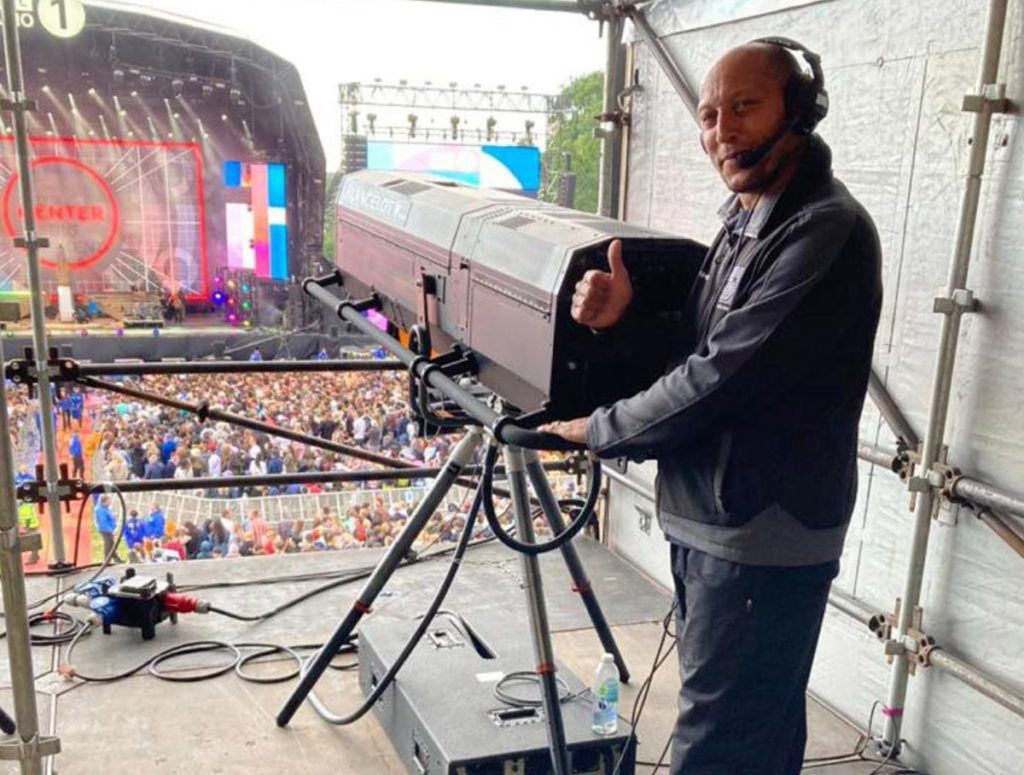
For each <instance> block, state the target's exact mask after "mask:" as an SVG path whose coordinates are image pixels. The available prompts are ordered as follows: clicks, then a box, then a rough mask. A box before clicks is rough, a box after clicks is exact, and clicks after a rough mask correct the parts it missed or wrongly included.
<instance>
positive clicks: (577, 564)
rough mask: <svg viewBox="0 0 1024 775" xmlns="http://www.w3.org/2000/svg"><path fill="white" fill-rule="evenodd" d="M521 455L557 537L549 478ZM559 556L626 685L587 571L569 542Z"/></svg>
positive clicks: (560, 525) (530, 455)
mask: <svg viewBox="0 0 1024 775" xmlns="http://www.w3.org/2000/svg"><path fill="white" fill-rule="evenodd" d="M523 454H524V456H525V457H526V474H527V476H529V477H530V484H532V485H533V493H534V495H536V496H537V500H538V501H540V505H541V508H542V509H543V510H544V515H545V516H546V517H547V520H548V524H550V525H551V530H552V532H553V533H555V535H557V534H559V533H561V532H562V531H563V530H565V521H564V520H563V519H562V510H561V508H559V506H558V500H557V499H556V498H555V494H554V493H553V492H551V486H550V485H549V484H548V477H547V475H546V474H545V473H544V469H543V468H542V467H541V464H540V459H539V458H538V456H537V453H536V452H535V451H533V450H532V449H527V450H523ZM562 557H563V558H564V559H565V564H566V567H568V569H569V575H570V576H571V577H572V584H573V592H577V593H579V596H580V599H582V600H583V605H584V606H585V607H586V609H587V614H588V615H589V616H590V621H591V622H592V623H593V625H594V629H595V630H596V631H597V637H598V638H599V639H600V641H601V646H602V647H603V648H604V650H605V652H606V653H608V654H611V655H612V656H613V657H615V665H616V666H617V667H618V668H619V676H620V677H621V679H622V682H623V683H629V669H628V668H627V667H626V660H625V659H623V658H622V652H621V651H619V646H618V644H617V643H616V642H615V636H614V635H612V631H611V628H610V627H609V626H608V620H607V619H605V618H604V612H603V611H602V610H601V604H600V603H598V602H597V595H595V594H594V589H593V587H591V586H590V579H589V578H587V572H586V571H585V570H584V569H583V563H582V562H581V561H580V556H579V553H578V552H577V551H576V547H575V546H574V545H573V544H572V542H570V543H567V544H566V545H565V546H563V547H562Z"/></svg>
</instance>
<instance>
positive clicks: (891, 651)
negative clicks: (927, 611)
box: [868, 598, 936, 675]
mask: <svg viewBox="0 0 1024 775" xmlns="http://www.w3.org/2000/svg"><path fill="white" fill-rule="evenodd" d="M902 604H903V601H902V600H900V598H896V606H895V611H894V612H893V613H891V614H890V613H880V614H875V615H874V616H872V617H871V619H870V620H869V621H868V627H869V628H870V629H871V631H872V632H874V633H875V637H877V638H878V639H879V640H880V641H882V642H883V643H884V644H885V659H886V661H887V662H889V663H892V661H893V659H895V658H897V657H905V658H906V660H907V665H908V668H909V672H910V674H911V675H913V674H914V672H915V670H916V669H917V666H918V665H921V666H922V667H930V666H931V653H932V650H933V649H934V648H936V646H935V638H933V637H932V636H931V635H928V634H927V633H926V632H924V630H923V629H922V628H921V621H922V619H923V617H924V610H923V609H922V608H921V606H914V614H913V616H912V617H911V619H910V626H909V627H908V628H907V633H906V635H904V636H903V637H902V638H897V637H893V634H894V631H895V630H896V629H897V622H898V621H899V616H900V608H901V607H902ZM896 634H898V633H896Z"/></svg>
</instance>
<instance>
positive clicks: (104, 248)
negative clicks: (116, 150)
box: [3, 156, 120, 269]
mask: <svg viewBox="0 0 1024 775" xmlns="http://www.w3.org/2000/svg"><path fill="white" fill-rule="evenodd" d="M32 192H33V200H34V204H33V207H32V212H33V214H34V215H35V220H36V233H37V234H38V235H39V236H40V237H45V238H47V239H48V240H49V241H50V246H49V247H47V248H41V249H40V251H39V262H40V263H41V264H42V265H43V266H44V267H46V268H47V269H56V268H57V261H58V260H59V258H60V254H61V251H63V252H64V255H65V257H66V258H67V262H68V267H69V268H70V269H85V268H86V267H88V266H91V265H92V264H94V263H96V262H97V261H99V260H100V259H101V258H103V257H104V256H106V255H107V252H108V251H109V250H110V248H111V246H112V245H113V244H114V241H115V240H116V239H117V233H118V229H119V227H120V213H119V212H118V209H117V199H116V198H115V197H114V190H113V189H112V188H111V187H110V184H109V183H107V181H106V180H104V178H103V176H102V175H100V174H99V173H98V172H97V171H96V170H95V169H93V168H92V167H90V166H89V165H88V164H85V163H83V162H81V161H79V160H78V159H72V158H69V157H67V156H41V157H39V158H38V159H35V160H33V162H32ZM3 217H4V228H5V230H6V231H7V236H8V237H10V238H11V239H14V237H15V236H17V234H18V232H16V231H15V223H17V224H18V229H19V232H20V230H21V229H22V222H23V218H24V211H23V209H22V205H21V192H20V190H19V188H18V173H17V172H15V173H14V174H12V175H11V177H10V178H9V179H8V181H7V185H6V186H5V187H4V192H3Z"/></svg>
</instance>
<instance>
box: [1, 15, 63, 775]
mask: <svg viewBox="0 0 1024 775" xmlns="http://www.w3.org/2000/svg"><path fill="white" fill-rule="evenodd" d="M9 4H13V0H9V2H5V3H4V6H5V7H4V18H5V19H10V18H12V16H11V12H10V9H9V8H7V6H8V5H9ZM2 361H3V350H2V349H0V362H2ZM0 579H2V581H3V584H2V585H0V586H2V587H3V590H2V591H3V601H4V620H5V621H6V623H7V660H8V662H9V664H10V666H11V690H12V694H13V695H14V717H15V721H16V722H17V724H18V737H19V738H20V740H21V744H22V746H24V747H25V751H24V753H25V754H26V757H25V758H23V759H22V760H21V772H22V775H38V773H41V772H42V759H41V752H40V751H39V748H38V744H39V742H40V741H39V713H38V710H37V708H36V682H35V671H34V670H33V669H32V649H31V647H30V640H29V632H28V608H27V605H28V604H27V603H26V600H25V571H24V569H23V567H22V560H21V540H20V539H19V537H18V504H17V501H16V500H15V497H14V455H13V453H12V449H11V434H10V424H9V419H8V416H7V385H6V382H5V381H4V380H2V379H0ZM53 745H57V744H56V743H54V744H53ZM57 748H58V750H59V745H57ZM52 752H53V753H55V752H56V751H52ZM2 758H6V757H2V756H0V759H2Z"/></svg>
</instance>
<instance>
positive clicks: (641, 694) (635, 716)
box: [612, 600, 679, 775]
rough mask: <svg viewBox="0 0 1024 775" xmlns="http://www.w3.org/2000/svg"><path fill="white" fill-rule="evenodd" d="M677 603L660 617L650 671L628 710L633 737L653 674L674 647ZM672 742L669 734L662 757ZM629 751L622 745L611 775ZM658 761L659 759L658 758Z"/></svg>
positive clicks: (618, 769) (648, 692)
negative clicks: (674, 618) (668, 641)
mask: <svg viewBox="0 0 1024 775" xmlns="http://www.w3.org/2000/svg"><path fill="white" fill-rule="evenodd" d="M678 605H679V601H678V600H673V601H672V607H671V608H669V610H668V613H667V614H665V616H664V617H662V620H661V640H660V641H659V642H658V648H657V650H656V651H655V653H654V659H653V661H652V662H651V669H650V672H648V674H647V678H645V679H644V681H643V683H642V684H640V690H639V691H638V692H637V696H636V699H635V700H633V709H632V711H631V712H630V718H629V725H630V728H631V729H632V731H633V736H634V738H635V737H636V728H637V725H638V724H639V723H640V717H641V716H642V715H643V712H644V708H645V707H646V706H647V697H648V695H649V694H650V691H651V686H652V684H653V682H654V676H655V675H656V674H657V672H658V670H659V669H661V666H662V665H663V664H665V661H666V660H667V659H668V658H669V656H671V654H672V652H673V651H674V650H675V648H676V643H677V637H676V635H675V633H673V632H672V631H671V629H670V625H671V623H672V617H673V616H674V614H675V612H676V607H677V606H678ZM669 638H671V639H672V645H671V646H670V647H669V648H668V650H667V651H665V653H664V654H662V650H663V649H664V648H665V642H666V641H667V640H668V639H669ZM671 744H672V736H671V735H669V738H668V743H666V745H665V748H664V749H662V754H661V756H662V758H664V756H665V751H667V750H668V747H669V746H670V745H671ZM627 753H629V745H626V746H624V747H623V749H622V752H621V753H620V754H619V757H618V759H617V760H616V762H615V767H614V768H613V769H612V775H619V771H620V770H621V769H622V764H623V762H624V761H625V760H626V754H627ZM659 761H660V760H659Z"/></svg>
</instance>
